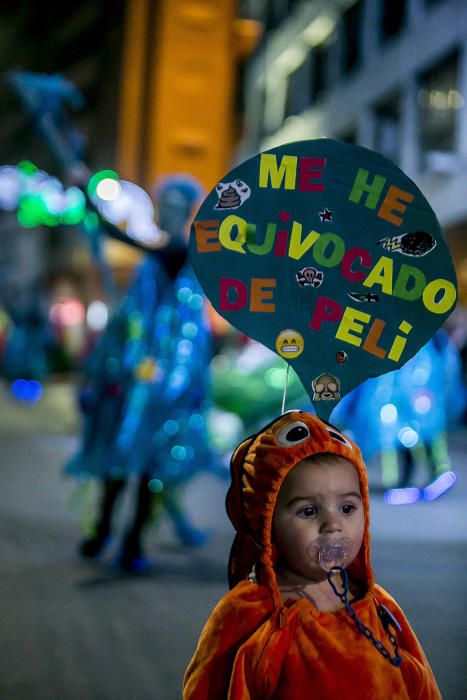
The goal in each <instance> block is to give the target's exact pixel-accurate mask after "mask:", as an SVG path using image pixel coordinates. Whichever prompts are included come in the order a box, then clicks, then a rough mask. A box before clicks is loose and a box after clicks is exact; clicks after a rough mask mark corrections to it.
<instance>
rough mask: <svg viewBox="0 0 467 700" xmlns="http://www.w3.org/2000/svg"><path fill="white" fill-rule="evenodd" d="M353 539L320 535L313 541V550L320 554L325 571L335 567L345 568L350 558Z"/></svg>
mask: <svg viewBox="0 0 467 700" xmlns="http://www.w3.org/2000/svg"><path fill="white" fill-rule="evenodd" d="M351 544H352V543H351V541H350V540H349V539H348V538H336V537H329V536H324V537H319V538H318V539H317V540H316V542H314V543H313V551H314V554H315V556H316V554H318V561H319V565H320V566H321V568H322V569H323V570H324V571H330V570H331V569H334V568H338V567H340V568H342V569H345V567H346V566H347V564H348V562H349V558H350V548H351Z"/></svg>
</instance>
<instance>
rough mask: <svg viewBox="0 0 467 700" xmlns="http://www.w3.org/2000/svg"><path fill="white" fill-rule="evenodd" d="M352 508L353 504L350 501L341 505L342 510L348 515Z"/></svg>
mask: <svg viewBox="0 0 467 700" xmlns="http://www.w3.org/2000/svg"><path fill="white" fill-rule="evenodd" d="M354 510H356V509H355V506H354V505H352V504H351V503H346V504H345V506H342V512H343V513H345V515H349V514H350V513H352V512H353V511H354Z"/></svg>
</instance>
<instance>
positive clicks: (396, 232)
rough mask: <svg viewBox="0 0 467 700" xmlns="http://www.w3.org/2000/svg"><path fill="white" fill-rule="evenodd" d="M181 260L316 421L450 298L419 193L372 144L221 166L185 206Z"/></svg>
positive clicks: (390, 361) (395, 355) (394, 363)
mask: <svg viewBox="0 0 467 700" xmlns="http://www.w3.org/2000/svg"><path fill="white" fill-rule="evenodd" d="M190 256H191V260H192V264H193V267H194V270H195V272H196V274H197V276H198V279H199V281H200V283H201V285H202V287H203V289H204V291H205V293H206V295H207V297H208V298H209V299H210V301H211V303H212V304H213V306H214V308H215V309H216V311H218V312H219V313H220V314H221V316H223V317H224V318H225V319H227V321H229V323H231V324H232V325H234V326H236V328H238V329H239V330H241V331H242V332H243V333H246V334H247V335H248V336H250V337H251V338H254V339H255V340H258V341H259V342H261V343H263V344H264V345H266V346H267V347H269V348H271V349H273V350H274V351H275V352H277V353H278V354H279V355H280V356H281V357H283V358H284V359H286V360H287V362H289V363H290V365H291V366H292V367H293V368H294V370H295V371H296V372H297V374H298V376H299V377H300V379H301V381H302V382H303V385H304V387H305V389H306V391H307V392H308V393H309V395H310V397H311V399H312V401H313V404H314V406H315V409H316V412H317V414H318V415H319V416H320V417H321V418H324V419H328V418H329V416H330V414H331V412H332V410H333V408H334V407H335V405H336V403H337V402H338V401H339V400H340V399H341V398H342V397H343V396H344V395H345V394H347V393H348V392H349V391H350V390H351V389H352V388H353V387H355V386H356V385H358V384H360V383H361V382H363V381H364V380H365V379H367V378H368V377H374V376H378V375H380V374H383V373H385V372H389V371H391V370H394V369H396V368H397V367H400V366H401V365H403V364H404V363H405V362H406V361H407V360H408V359H409V358H410V357H412V356H413V355H414V354H415V353H416V352H417V350H418V349H419V348H420V347H421V346H422V345H424V344H425V343H426V342H427V341H428V339H429V338H430V337H431V336H432V335H433V333H434V332H435V330H436V329H437V328H438V327H439V326H440V325H441V324H442V323H443V321H445V319H446V318H447V316H448V315H449V314H450V313H451V311H452V310H453V309H454V306H455V304H456V299H457V285H456V277H455V272H454V268H453V265H452V261H451V257H450V254H449V249H448V247H447V245H446V242H445V240H444V238H443V235H442V232H441V229H440V226H439V223H438V221H437V219H436V216H435V214H434V212H433V210H432V209H431V207H430V205H429V204H428V202H427V200H426V199H425V197H424V196H423V195H422V193H421V192H420V190H419V189H418V188H417V187H416V185H415V184H414V183H413V182H412V180H410V179H409V178H408V177H407V176H406V175H405V174H404V173H403V172H402V171H401V170H400V169H399V168H398V167H397V166H396V165H394V163H392V162H391V161H389V160H387V159H386V158H384V157H383V156H381V155H379V154H378V153H375V152H373V151H370V150H367V149H365V148H361V147H359V146H353V145H350V144H346V143H341V142H339V141H333V140H330V139H318V140H314V141H300V142H296V143H289V144H286V145H284V146H280V147H278V148H274V149H271V150H269V151H265V152H264V153H259V154H258V155H256V156H254V157H253V158H250V159H249V160H247V161H245V162H244V163H242V164H241V165H239V166H238V167H236V168H234V169H233V170H232V171H231V172H229V173H228V174H227V175H226V176H225V177H224V178H223V180H222V181H221V182H219V183H218V184H217V185H216V187H215V188H214V189H213V190H212V191H211V192H210V194H209V195H208V196H207V198H206V199H205V200H204V202H203V204H202V206H201V207H200V209H199V211H198V212H197V214H196V217H195V219H194V222H193V224H192V228H191V236H190Z"/></svg>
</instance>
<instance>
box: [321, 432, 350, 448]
mask: <svg viewBox="0 0 467 700" xmlns="http://www.w3.org/2000/svg"><path fill="white" fill-rule="evenodd" d="M326 430H327V431H328V433H329V435H330V436H331V437H332V439H333V440H338V441H339V442H343V443H344V445H347V447H350V449H352V445H351V444H350V442H349V441H348V440H347V438H345V437H344V436H343V435H341V433H338V432H337V431H336V430H333V429H332V428H326Z"/></svg>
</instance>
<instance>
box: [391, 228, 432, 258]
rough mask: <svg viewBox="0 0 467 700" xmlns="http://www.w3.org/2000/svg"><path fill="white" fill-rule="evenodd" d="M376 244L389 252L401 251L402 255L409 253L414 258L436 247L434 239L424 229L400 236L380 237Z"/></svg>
mask: <svg viewBox="0 0 467 700" xmlns="http://www.w3.org/2000/svg"><path fill="white" fill-rule="evenodd" d="M378 244H379V245H381V246H383V248H384V249H385V250H388V251H389V252H391V253H394V252H396V253H402V255H411V256H412V257H414V258H421V257H422V256H423V255H427V253H431V251H432V250H433V248H435V247H436V240H435V238H433V236H431V235H430V234H429V233H425V231H412V232H411V233H403V234H401V235H400V236H389V238H382V239H381V240H380V241H378Z"/></svg>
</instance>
